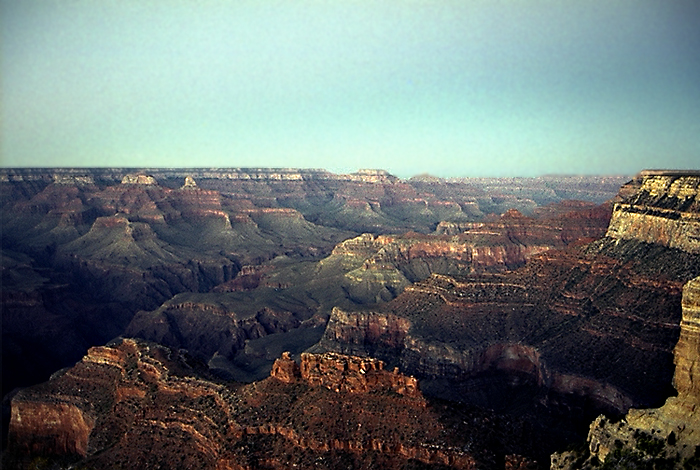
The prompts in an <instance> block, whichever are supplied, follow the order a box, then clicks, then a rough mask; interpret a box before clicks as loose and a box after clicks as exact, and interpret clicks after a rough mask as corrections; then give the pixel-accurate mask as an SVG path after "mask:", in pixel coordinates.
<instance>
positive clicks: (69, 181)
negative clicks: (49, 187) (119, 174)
mask: <svg viewBox="0 0 700 470" xmlns="http://www.w3.org/2000/svg"><path fill="white" fill-rule="evenodd" d="M53 183H54V184H59V185H79V186H89V185H93V184H95V180H94V179H93V177H92V176H90V175H71V174H61V173H56V174H54V175H53Z"/></svg>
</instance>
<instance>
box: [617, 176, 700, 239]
mask: <svg viewBox="0 0 700 470" xmlns="http://www.w3.org/2000/svg"><path fill="white" fill-rule="evenodd" d="M630 186H634V187H636V188H635V189H636V191H635V192H634V194H633V195H632V196H631V197H629V198H627V199H625V200H623V201H621V202H618V203H616V204H615V207H614V209H613V217H612V220H611V222H610V227H609V229H608V233H607V236H608V237H611V238H615V239H636V240H640V241H643V242H646V243H655V244H661V245H664V246H667V247H669V248H677V249H679V250H683V251H686V252H688V253H700V196H699V194H700V172H695V173H687V172H685V173H680V172H663V171H661V172H660V171H651V172H642V173H641V174H640V176H639V178H638V179H637V180H635V181H634V182H633V183H632V184H630Z"/></svg>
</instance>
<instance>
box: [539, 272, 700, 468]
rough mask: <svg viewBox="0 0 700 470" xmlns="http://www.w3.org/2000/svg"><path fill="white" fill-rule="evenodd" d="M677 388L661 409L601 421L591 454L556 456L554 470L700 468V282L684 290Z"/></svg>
mask: <svg viewBox="0 0 700 470" xmlns="http://www.w3.org/2000/svg"><path fill="white" fill-rule="evenodd" d="M674 363H675V366H676V369H675V373H674V376H673V384H674V386H675V388H676V391H677V392H678V395H677V396H672V397H670V398H668V399H667V400H666V403H665V404H664V405H663V406H662V407H660V408H655V409H631V410H629V412H628V413H627V415H626V416H625V418H624V419H622V420H620V421H618V422H614V421H611V420H609V419H607V418H606V417H605V416H600V417H598V418H597V419H596V420H595V421H594V422H593V423H592V424H591V426H590V431H589V433H588V448H587V449H586V451H584V452H565V453H560V454H554V455H553V456H552V465H551V468H552V470H575V469H590V468H593V467H595V466H597V465H599V464H600V463H605V464H606V465H609V466H610V467H611V468H613V465H616V464H620V465H622V464H624V463H625V462H626V463H627V465H632V464H634V465H637V466H639V467H640V468H641V467H642V466H644V465H646V466H652V465H653V466H656V467H655V468H669V469H671V468H675V469H679V470H680V469H684V468H685V469H688V468H697V467H698V466H699V465H700V413H698V411H699V410H700V383H699V382H700V380H699V379H698V377H700V278H695V279H693V280H691V281H690V282H688V283H687V284H686V285H685V287H684V289H683V317H682V320H681V333H680V338H679V340H678V344H677V345H676V347H675V349H674ZM661 466H663V467H661Z"/></svg>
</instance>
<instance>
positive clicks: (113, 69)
mask: <svg viewBox="0 0 700 470" xmlns="http://www.w3.org/2000/svg"><path fill="white" fill-rule="evenodd" d="M0 8H1V9H2V10H1V11H0V17H1V18H2V19H1V20H0V21H1V22H2V23H1V24H2V38H1V46H0V47H1V48H2V50H1V52H2V56H1V57H2V59H1V60H2V63H1V73H2V75H1V76H2V96H1V101H0V109H1V113H2V115H1V121H0V126H1V127H0V130H1V134H0V137H1V141H0V142H1V143H0V151H1V153H0V159H1V161H2V166H137V167H143V166H198V167H201V166H204V167H215V166H233V167H239V166H243V167H245V166H264V167H288V166H290V167H323V168H327V169H330V170H332V171H354V170H356V169H358V168H384V169H387V170H389V171H391V172H392V173H394V174H397V175H399V176H404V177H407V176H411V175H414V174H417V173H423V172H429V173H432V174H436V175H439V176H485V175H488V176H514V175H521V176H534V175H538V174H544V173H595V174H622V173H625V174H629V173H635V172H637V171H639V170H640V169H643V168H695V169H698V168H700V52H699V51H700V1H696V0H656V1H651V0H586V1H574V0H571V1H565V0H551V1H548V0H512V1H505V0H501V1H498V0H455V1H450V0H432V1H429V0H404V1H400V0H392V1H388V0H315V1H312V0H288V1H287V0H276V1H265V0H251V1H246V0H230V1H224V0H199V1H195V0H170V1H165V0H149V1H144V0H14V1H12V0H0Z"/></svg>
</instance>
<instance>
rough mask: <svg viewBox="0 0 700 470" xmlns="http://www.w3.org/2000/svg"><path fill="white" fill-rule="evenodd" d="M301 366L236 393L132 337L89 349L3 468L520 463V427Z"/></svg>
mask: <svg viewBox="0 0 700 470" xmlns="http://www.w3.org/2000/svg"><path fill="white" fill-rule="evenodd" d="M301 361H302V362H301V366H296V363H295V362H294V361H293V360H292V359H291V357H290V356H289V355H283V357H281V358H280V359H278V361H277V362H276V364H275V367H274V368H273V375H272V377H270V378H269V379H266V380H264V381H262V382H258V383H255V384H250V385H246V386H230V385H229V386H227V385H223V384H218V383H215V382H213V381H211V380H206V379H203V378H202V377H203V376H202V375H201V374H202V370H201V369H198V367H199V366H197V363H196V362H192V361H191V360H190V359H188V357H187V356H186V355H183V354H181V353H177V352H176V351H172V350H169V349H167V348H164V347H162V346H157V345H154V344H148V343H143V342H138V341H133V340H129V339H125V340H121V341H119V342H116V343H114V344H111V345H109V346H106V347H96V348H91V349H90V351H89V352H88V354H87V355H86V356H85V357H84V358H83V360H82V361H81V362H79V363H78V364H76V365H75V366H74V367H72V368H71V369H69V370H66V371H63V372H61V373H60V374H57V375H56V376H54V377H53V378H52V379H51V380H50V381H49V382H47V383H45V384H41V385H39V386H35V387H32V388H29V389H26V390H24V391H22V392H20V393H19V394H18V395H17V396H16V397H15V398H14V399H13V412H12V420H11V425H10V437H9V448H8V450H7V452H6V453H5V455H4V460H3V464H4V465H6V466H8V467H12V468H30V467H31V466H32V465H34V464H36V463H37V460H34V459H35V457H37V456H40V457H41V459H44V460H43V461H44V462H62V463H63V464H64V465H73V466H78V467H86V468H95V469H99V468H114V467H115V466H116V467H122V468H127V467H129V468H134V466H138V467H142V468H143V467H145V468H154V467H156V466H163V465H168V466H172V465H178V466H179V465H183V466H185V467H190V468H212V469H213V468H217V469H219V468H246V469H257V468H269V467H271V466H272V467H274V468H278V467H285V468H290V467H294V466H299V467H305V468H308V467H309V466H313V467H318V468H328V469H333V468H339V467H341V466H344V465H351V466H352V465H356V466H363V467H366V466H374V465H380V466H381V467H382V468H389V469H392V468H405V466H406V465H407V464H410V463H413V464H415V463H416V462H418V463H420V464H421V465H422V467H421V468H436V469H438V468H454V469H472V468H483V467H484V466H487V467H493V465H495V464H496V461H497V460H498V459H497V458H496V457H495V455H494V454H493V453H491V452H488V451H486V452H485V451H484V450H483V449H484V447H485V446H484V443H485V442H487V441H489V440H491V441H492V442H500V444H499V445H500V446H501V448H502V450H501V452H509V453H508V455H509V457H508V461H509V462H513V461H516V460H517V461H521V460H522V459H518V458H516V457H515V454H516V453H517V452H513V451H514V450H516V449H517V447H516V446H514V444H513V442H511V441H512V436H513V434H509V433H512V431H509V430H508V429H509V427H512V425H511V424H508V423H507V422H499V421H498V419H497V418H494V417H493V416H490V415H487V414H484V413H483V412H479V411H464V410H462V411H459V410H455V409H451V408H449V407H447V408H446V407H445V405H440V404H436V405H435V406H432V407H428V406H426V402H425V399H424V398H423V397H422V395H421V393H420V391H419V390H418V387H417V382H416V381H415V379H412V378H410V377H406V376H404V375H402V374H400V373H399V372H397V371H394V372H387V371H384V370H383V368H382V364H381V363H380V362H379V361H377V360H373V359H369V358H359V357H349V356H342V355H337V354H331V355H321V356H317V355H312V354H308V355H304V356H303V357H302V360H301ZM447 422H451V423H450V424H449V425H446V424H443V423H447ZM492 424H499V425H500V426H501V428H500V429H499V431H498V432H494V431H493V430H490V426H491V425H492ZM514 429H515V428H514ZM517 432H519V433H521V434H520V438H522V437H523V436H524V435H525V434H524V433H523V430H522V429H521V430H520V431H517ZM503 433H506V434H507V435H502V434H503ZM499 436H500V437H499ZM470 448H474V449H475V451H474V452H469V451H468V449H470ZM476 449H480V450H476ZM520 450H522V449H520ZM504 458H505V456H504V454H501V456H500V462H501V466H502V465H503V462H504Z"/></svg>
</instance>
